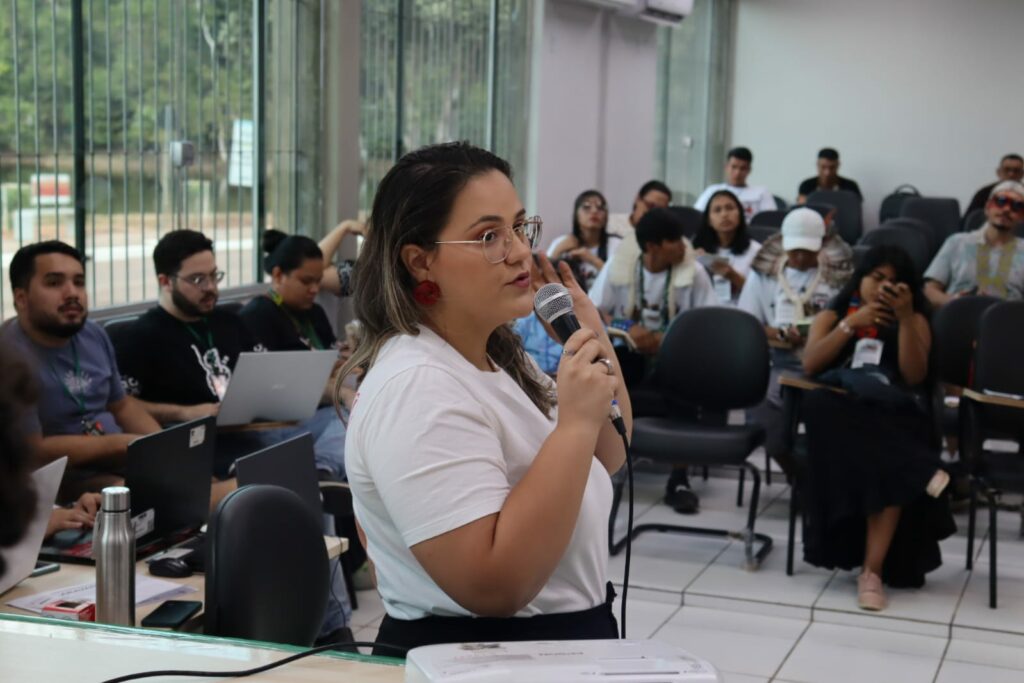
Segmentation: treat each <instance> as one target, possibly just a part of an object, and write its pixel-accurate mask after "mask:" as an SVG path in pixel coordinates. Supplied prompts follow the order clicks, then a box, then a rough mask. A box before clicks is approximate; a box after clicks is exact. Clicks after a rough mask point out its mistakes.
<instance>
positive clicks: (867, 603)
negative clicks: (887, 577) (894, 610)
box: [857, 570, 887, 612]
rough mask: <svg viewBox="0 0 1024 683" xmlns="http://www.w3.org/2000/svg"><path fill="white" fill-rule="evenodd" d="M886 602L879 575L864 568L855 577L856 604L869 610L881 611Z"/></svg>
mask: <svg viewBox="0 0 1024 683" xmlns="http://www.w3.org/2000/svg"><path fill="white" fill-rule="evenodd" d="M886 604H887V601H886V599H885V590H884V589H883V588H882V579H881V577H879V576H878V574H875V573H874V572H871V571H867V570H865V571H864V572H863V573H862V574H861V575H860V576H858V577H857V606H858V607H860V608H861V609H863V610H867V611H869V612H881V611H882V610H884V609H885V607H886Z"/></svg>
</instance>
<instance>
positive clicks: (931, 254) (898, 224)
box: [878, 218, 942, 260]
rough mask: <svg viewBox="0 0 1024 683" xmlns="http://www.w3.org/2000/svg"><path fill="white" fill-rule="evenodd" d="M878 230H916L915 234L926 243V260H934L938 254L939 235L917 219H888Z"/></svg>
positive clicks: (930, 226) (927, 224) (929, 225)
mask: <svg viewBox="0 0 1024 683" xmlns="http://www.w3.org/2000/svg"><path fill="white" fill-rule="evenodd" d="M878 227H880V228H901V229H904V230H916V231H917V232H919V233H921V234H922V235H924V238H925V241H926V242H927V243H928V258H929V260H930V259H933V258H935V254H937V253H938V251H939V247H941V246H942V239H941V238H940V237H939V234H938V233H937V232H936V231H935V228H933V227H932V224H931V223H925V222H924V221H922V220H918V219H917V218H890V219H889V220H887V221H886V222H884V223H882V224H881V225H880V226H878Z"/></svg>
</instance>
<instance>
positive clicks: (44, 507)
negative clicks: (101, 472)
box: [0, 457, 68, 594]
mask: <svg viewBox="0 0 1024 683" xmlns="http://www.w3.org/2000/svg"><path fill="white" fill-rule="evenodd" d="M67 464H68V459H67V458H66V457H64V458H60V459H58V460H54V461H53V462H51V463H50V464H49V465H45V466H43V467H40V468H39V469H38V470H36V471H35V472H33V473H32V480H33V482H34V484H35V487H36V496H37V500H36V512H35V515H33V517H32V522H31V523H30V524H29V525H28V529H26V530H25V535H24V536H23V537H22V538H21V542H19V543H18V544H17V545H14V546H11V547H10V548H4V549H2V550H0V555H2V556H3V558H4V564H5V565H7V569H6V571H5V572H4V575H3V576H0V594H3V593H6V592H7V591H9V590H10V589H12V588H14V587H15V586H16V585H18V583H20V582H21V581H22V580H23V579H26V578H28V576H29V575H30V574H32V570H33V569H35V566H36V558H37V557H39V548H40V547H41V546H42V545H43V537H44V536H45V535H46V526H47V524H49V522H50V514H51V513H52V512H53V503H54V501H55V500H57V490H58V489H60V481H61V479H62V478H63V477H64V468H65V466H66V465H67Z"/></svg>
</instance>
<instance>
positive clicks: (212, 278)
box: [172, 270, 225, 289]
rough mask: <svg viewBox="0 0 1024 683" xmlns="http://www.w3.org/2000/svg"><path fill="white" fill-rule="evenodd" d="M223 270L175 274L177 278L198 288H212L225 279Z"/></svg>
mask: <svg viewBox="0 0 1024 683" xmlns="http://www.w3.org/2000/svg"><path fill="white" fill-rule="evenodd" d="M224 275H225V273H224V271H223V270H215V271H213V272H212V273H209V274H208V273H196V274H195V275H173V276H172V277H173V278H174V279H175V280H181V281H183V282H187V283H189V284H190V285H192V286H193V287H195V288H196V289H210V288H211V286H216V285H217V284H219V283H220V281H221V280H223V279H224Z"/></svg>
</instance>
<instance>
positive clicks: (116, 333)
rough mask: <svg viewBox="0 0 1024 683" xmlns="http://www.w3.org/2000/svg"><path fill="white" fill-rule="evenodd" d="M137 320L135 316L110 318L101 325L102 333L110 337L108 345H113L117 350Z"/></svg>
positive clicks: (137, 317)
mask: <svg viewBox="0 0 1024 683" xmlns="http://www.w3.org/2000/svg"><path fill="white" fill-rule="evenodd" d="M138 319H139V316H137V315H126V316H122V317H120V318H111V319H110V320H107V321H105V322H104V323H103V331H104V332H106V333H107V336H108V337H110V343H111V344H113V345H114V348H115V349H116V348H118V347H119V346H120V345H121V340H123V339H124V338H125V337H126V336H127V335H128V334H130V333H131V329H132V326H133V325H134V324H135V322H136V321H137V320H138Z"/></svg>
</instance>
